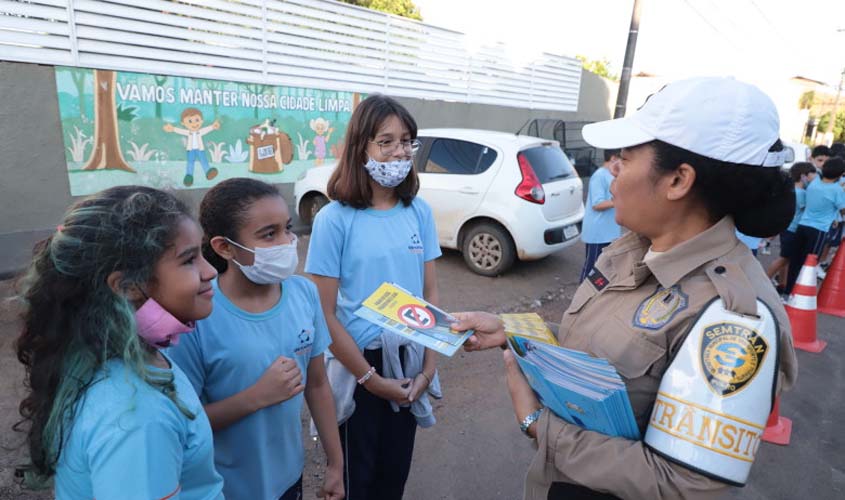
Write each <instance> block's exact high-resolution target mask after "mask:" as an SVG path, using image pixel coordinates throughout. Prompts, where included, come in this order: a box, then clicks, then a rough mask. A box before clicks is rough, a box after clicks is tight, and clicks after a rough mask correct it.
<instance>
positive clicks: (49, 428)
mask: <svg viewBox="0 0 845 500" xmlns="http://www.w3.org/2000/svg"><path fill="white" fill-rule="evenodd" d="M201 242H202V232H201V231H200V229H199V227H198V226H197V223H196V222H195V221H194V220H193V219H192V218H191V216H190V215H189V212H188V209H187V207H186V206H185V205H184V204H183V203H182V202H180V201H179V200H177V199H176V198H174V197H173V196H172V195H170V194H167V193H164V192H161V191H157V190H155V189H151V188H145V187H139V186H123V187H116V188H112V189H108V190H105V191H102V192H100V193H98V194H95V195H93V196H91V197H89V198H87V199H84V200H82V201H81V202H79V203H77V204H75V205H74V206H72V207H71V208H70V209H69V211H68V212H67V214H66V215H65V217H64V220H63V222H62V224H61V225H60V226H59V227H58V229H57V231H56V233H54V234H53V235H52V236H51V237H50V238H48V239H47V240H45V241H44V242H42V243H41V244H39V246H38V247H37V248H36V255H35V257H34V260H33V263H32V266H31V268H30V270H29V272H28V274H27V275H26V276H25V277H24V279H23V280H22V285H23V290H22V294H21V296H22V298H23V300H24V304H25V310H24V314H23V320H24V321H23V331H22V333H21V335H20V337H19V338H18V340H17V344H16V348H17V354H18V359H19V360H20V361H21V363H23V364H24V366H25V369H26V386H27V388H28V394H27V395H26V397H25V398H24V400H23V401H22V402H21V404H20V412H21V415H22V416H23V420H22V421H21V422H20V423H19V424H18V428H24V429H26V430H27V432H28V444H29V451H30V457H31V464H30V466H29V468H28V470H27V471H26V477H27V478H28V479H29V480H31V481H33V482H36V483H42V484H43V483H45V482H46V481H47V480H49V479H50V478H51V477H54V479H55V493H56V498H58V499H65V498H67V499H77V498H97V500H111V499H121V500H130V499H144V500H150V499H166V498H180V499H182V500H185V499H197V500H199V499H218V498H222V497H223V495H222V493H221V492H222V489H223V480H222V478H221V477H220V475H219V474H218V473H217V472H216V471H215V469H214V450H213V442H212V435H211V427H210V426H209V423H208V418H207V417H206V415H205V413H204V412H203V408H202V405H201V404H200V401H199V399H198V397H197V395H196V393H195V392H194V391H193V388H192V387H191V385H190V383H189V382H188V381H187V379H186V378H185V375H184V374H183V373H182V371H181V370H179V368H178V367H177V366H176V365H174V364H173V363H172V362H171V361H170V360H169V358H167V357H166V356H165V355H163V354H162V353H161V351H160V349H162V348H164V347H167V346H169V345H172V344H176V343H177V342H178V339H179V335H180V334H183V333H188V332H190V331H191V330H192V329H193V322H194V321H196V320H199V319H202V318H204V317H206V316H208V315H209V314H210V313H211V297H212V295H213V291H212V288H211V284H210V282H211V280H212V279H213V278H214V277H215V276H216V275H217V273H216V271H215V270H214V268H213V267H212V266H211V265H210V264H209V263H208V262H206V260H205V259H204V258H203V256H202V253H201V252H200V245H201Z"/></svg>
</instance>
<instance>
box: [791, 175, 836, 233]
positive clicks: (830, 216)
mask: <svg viewBox="0 0 845 500" xmlns="http://www.w3.org/2000/svg"><path fill="white" fill-rule="evenodd" d="M843 208H845V190H843V189H842V186H841V185H840V184H839V182H822V180H821V179H819V178H818V177H816V179H814V180H813V182H811V183H810V185H809V186H807V203H806V206H805V207H804V213H803V214H802V215H801V220H800V222H799V225H801V226H810V227H812V228H814V229H817V230H819V231H822V232H825V233H826V232H827V231H828V230H829V229H830V225H831V224H833V221H835V220H836V218H837V216H838V215H839V211H840V210H842V209H843Z"/></svg>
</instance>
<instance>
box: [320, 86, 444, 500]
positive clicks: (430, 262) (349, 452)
mask: <svg viewBox="0 0 845 500" xmlns="http://www.w3.org/2000/svg"><path fill="white" fill-rule="evenodd" d="M416 136H417V124H416V122H415V121H414V119H413V118H412V117H411V115H410V114H409V113H408V111H407V110H406V109H405V108H404V107H402V105H400V104H399V103H398V102H396V101H395V100H393V99H391V98H389V97H386V96H383V95H372V96H370V97H368V98H367V99H365V100H364V101H363V102H361V104H360V105H359V106H358V107H357V108H356V109H355V111H354V113H353V114H352V118H351V120H350V122H349V126H348V128H347V131H346V139H345V143H344V147H343V154H342V156H341V158H340V161H339V163H338V166H337V169H336V170H335V171H334V173H333V174H332V176H331V179H330V180H329V184H328V194H329V197H330V198H331V199H332V200H334V201H332V202H331V203H329V204H328V205H326V207H324V208H323V209H322V210H321V211H320V212H319V213H318V214H317V217H316V218H315V220H314V225H313V229H312V233H311V242H310V245H309V249H308V260H307V262H306V265H305V271H306V272H307V273H310V274H311V276H312V279H313V280H314V282H315V283H316V284H317V288H318V290H319V292H320V300H321V302H322V305H323V311H324V313H325V316H326V322H327V323H328V326H329V331H330V332H331V337H332V345H331V346H330V347H329V350H330V352H329V353H327V354H326V358H327V360H326V370H327V372H328V375H329V381H330V383H331V385H332V392H333V393H334V397H335V405H336V407H337V417H338V423H339V425H340V427H339V429H340V440H341V444H342V447H343V452H344V464H346V465H345V470H344V486H345V490H346V495H347V498H349V499H352V500H358V499H374V498H378V499H381V500H392V499H396V500H400V499H401V498H402V493H403V491H404V488H405V481H406V480H407V478H408V473H409V471H410V467H411V457H412V455H413V448H414V437H415V434H416V429H417V426H418V425H419V426H422V427H429V426H431V425H433V424H434V422H435V419H434V415H433V413H432V408H431V404H430V402H429V399H428V395H429V394H432V395H433V396H435V397H439V387H438V385H439V381H438V379H437V371H436V368H435V357H434V356H435V353H434V352H432V351H430V350H428V349H425V348H424V347H422V346H420V345H419V344H414V343H409V342H408V341H407V340H406V339H404V338H401V337H399V336H397V335H395V334H392V333H390V332H387V331H384V330H382V329H381V328H380V327H378V326H376V325H374V324H372V323H369V322H368V321H365V320H363V319H360V318H358V317H357V316H355V314H354V311H355V310H356V309H358V307H360V306H361V303H362V302H363V301H364V300H365V299H366V298H367V297H368V296H369V295H370V294H371V293H372V292H373V291H375V290H376V288H378V286H379V285H380V284H381V283H382V282H385V281H389V282H393V283H396V284H398V285H400V286H402V287H403V288H405V289H407V290H409V291H410V292H412V293H414V294H415V295H417V296H422V297H424V298H425V299H426V300H428V301H429V302H431V303H434V304H437V302H438V295H437V286H436V278H435V267H434V260H435V259H436V258H437V257H439V256H440V255H441V253H440V247H439V244H438V240H437V231H436V229H435V226H434V219H433V216H432V213H431V208H430V207H429V206H428V204H427V203H426V202H425V201H423V200H421V199H420V198H418V197H416V194H417V190H418V189H419V180H418V177H417V173H416V171H415V170H414V166H413V156H414V153H416V151H417V149H418V148H419V142H418V141H417V140H416Z"/></svg>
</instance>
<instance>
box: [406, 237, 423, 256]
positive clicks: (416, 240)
mask: <svg viewBox="0 0 845 500" xmlns="http://www.w3.org/2000/svg"><path fill="white" fill-rule="evenodd" d="M408 250H410V251H411V253H423V244H422V241H420V237H419V236H418V235H417V233H414V234H412V235H411V244H410V245H408Z"/></svg>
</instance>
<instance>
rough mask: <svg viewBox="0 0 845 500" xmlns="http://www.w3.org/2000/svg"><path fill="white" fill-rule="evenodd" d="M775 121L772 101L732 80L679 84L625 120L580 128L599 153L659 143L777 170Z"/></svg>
mask: <svg viewBox="0 0 845 500" xmlns="http://www.w3.org/2000/svg"><path fill="white" fill-rule="evenodd" d="M779 129H780V120H779V119H778V112H777V109H776V108H775V104H774V102H772V100H771V99H770V98H769V96H767V95H766V94H765V93H763V91H761V90H760V89H759V88H757V87H755V86H754V85H751V84H748V83H744V82H740V81H738V80H735V79H733V78H724V77H719V78H717V77H699V78H689V79H686V80H679V81H677V82H673V83H670V84H668V85H666V86H665V87H663V88H662V89H661V90H660V91H659V92H657V93H655V94H652V95H651V96H650V97H649V98H648V99H646V102H645V104H643V105H642V107H640V109H638V110H637V111H636V112H634V113H632V114H631V115H629V116H626V117H625V118H618V119H616V120H607V121H603V122H598V123H592V124H589V125H586V126H584V129H583V135H584V140H585V141H587V142H588V143H589V144H591V145H593V146H595V147H598V148H602V149H619V148H628V147H633V146H637V145H640V144H644V143H646V142H651V141H653V140H655V139H656V140H660V141H663V142H666V143H668V144H671V145H673V146H677V147H679V148H682V149H686V150H687V151H692V152H693V153H697V154H700V155H702V156H706V157H708V158H712V159H714V160H721V161H725V162H731V163H741V164H746V165H759V166H766V167H779V166H781V165H783V161H784V156H785V155H784V154H783V152H779V153H774V152H769V149H770V148H771V147H772V145H773V144H774V143H775V141H777V139H778V132H779Z"/></svg>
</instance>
